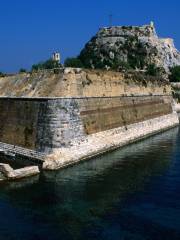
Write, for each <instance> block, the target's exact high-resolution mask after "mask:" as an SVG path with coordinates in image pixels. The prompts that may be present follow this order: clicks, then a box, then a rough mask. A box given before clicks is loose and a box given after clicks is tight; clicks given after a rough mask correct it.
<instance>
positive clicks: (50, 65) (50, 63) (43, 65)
mask: <svg viewBox="0 0 180 240" xmlns="http://www.w3.org/2000/svg"><path fill="white" fill-rule="evenodd" d="M59 67H60V64H59V63H58V62H57V61H55V60H52V59H48V60H47V61H45V62H40V63H38V64H34V65H33V66H32V71H38V70H43V69H54V68H59Z"/></svg>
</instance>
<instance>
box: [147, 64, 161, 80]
mask: <svg viewBox="0 0 180 240" xmlns="http://www.w3.org/2000/svg"><path fill="white" fill-rule="evenodd" d="M162 73H163V69H161V68H159V67H157V66H156V65H155V64H149V65H148V66H147V70H146V75H150V76H155V77H156V76H160V75H161V74H162Z"/></svg>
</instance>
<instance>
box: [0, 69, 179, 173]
mask: <svg viewBox="0 0 180 240" xmlns="http://www.w3.org/2000/svg"><path fill="white" fill-rule="evenodd" d="M35 76H36V77H38V76H39V82H36V83H35V77H33V78H32V76H30V75H20V77H18V76H14V77H11V78H6V79H3V80H2V82H1V81H0V92H1V91H2V89H3V87H4V86H6V88H5V89H6V91H8V84H9V88H11V84H14V83H16V85H15V87H14V91H11V94H10V95H11V96H2V97H1V98H0V113H1V114H0V142H3V143H6V144H11V145H14V146H20V147H23V148H25V149H29V150H34V151H36V152H41V153H43V154H46V157H45V163H44V168H45V169H57V168H60V167H64V166H66V165H69V164H73V163H75V162H77V161H79V160H82V159H87V158H90V157H92V156H95V155H98V154H100V153H102V152H106V151H109V150H112V149H115V148H117V147H120V146H122V145H124V144H127V143H130V142H132V141H135V140H137V139H139V138H142V137H145V136H147V135H150V134H154V133H156V132H159V131H162V130H165V129H167V128H170V127H173V126H176V125H177V124H178V123H179V120H178V116H177V113H176V112H175V111H174V109H173V100H172V96H171V88H170V85H169V84H168V83H166V82H163V81H162V82H161V81H157V80H155V79H154V81H152V79H151V81H150V80H148V79H144V78H141V79H139V81H138V79H137V76H136V77H134V76H132V75H128V76H124V75H123V74H120V73H119V74H118V73H113V72H101V71H100V72H98V71H94V72H93V71H92V72H90V71H82V70H77V69H76V70H73V69H66V70H65V72H64V73H59V74H51V73H43V74H40V75H38V74H36V75H35ZM24 78H26V81H25V80H24ZM48 79H49V82H48V85H46V84H44V83H45V82H47V81H48ZM36 81H37V80H36ZM3 84H4V85H3ZM6 91H2V92H3V93H6ZM18 95H19V96H18ZM52 95H53V96H52Z"/></svg>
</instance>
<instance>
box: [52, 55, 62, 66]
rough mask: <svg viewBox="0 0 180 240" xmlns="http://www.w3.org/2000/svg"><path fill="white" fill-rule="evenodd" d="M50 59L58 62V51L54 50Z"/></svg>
mask: <svg viewBox="0 0 180 240" xmlns="http://www.w3.org/2000/svg"><path fill="white" fill-rule="evenodd" d="M52 60H54V61H57V62H58V63H60V61H61V56H60V53H58V52H54V53H53V54H52Z"/></svg>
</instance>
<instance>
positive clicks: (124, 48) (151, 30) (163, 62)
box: [79, 23, 180, 72]
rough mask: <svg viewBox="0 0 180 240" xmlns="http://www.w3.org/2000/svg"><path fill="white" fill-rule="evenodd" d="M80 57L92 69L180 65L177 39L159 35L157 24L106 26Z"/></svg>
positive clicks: (166, 69)
mask: <svg viewBox="0 0 180 240" xmlns="http://www.w3.org/2000/svg"><path fill="white" fill-rule="evenodd" d="M79 57H80V59H81V61H82V62H83V63H84V65H85V66H87V67H91V68H107V69H108V68H117V66H118V65H123V64H128V67H131V68H134V69H141V70H145V69H146V68H147V67H148V66H149V65H151V64H155V65H156V66H157V67H161V68H164V70H165V71H166V72H168V71H169V68H170V67H173V66H175V65H180V52H179V51H178V50H177V49H176V48H175V46H174V42H173V39H169V38H167V39H161V38H159V37H158V36H157V34H156V30H155V27H154V24H153V23H151V24H150V25H144V26H141V27H135V26H126V27H125V26H122V27H109V28H102V29H100V30H99V32H98V33H97V34H96V36H94V37H93V38H92V39H91V40H90V41H89V42H88V43H87V44H86V46H85V48H84V49H83V50H82V51H81V54H80V56H79Z"/></svg>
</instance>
